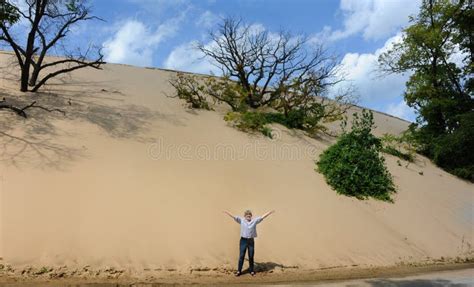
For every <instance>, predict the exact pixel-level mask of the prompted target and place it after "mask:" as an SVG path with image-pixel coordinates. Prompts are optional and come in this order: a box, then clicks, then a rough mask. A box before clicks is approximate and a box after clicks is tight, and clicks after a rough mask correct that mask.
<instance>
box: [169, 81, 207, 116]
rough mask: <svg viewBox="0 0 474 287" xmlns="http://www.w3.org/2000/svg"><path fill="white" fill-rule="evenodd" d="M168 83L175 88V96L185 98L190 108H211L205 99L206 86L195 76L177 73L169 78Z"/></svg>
mask: <svg viewBox="0 0 474 287" xmlns="http://www.w3.org/2000/svg"><path fill="white" fill-rule="evenodd" d="M170 84H171V85H172V86H173V87H174V88H175V90H176V97H178V98H179V99H182V100H185V101H186V103H188V104H189V107H190V108H193V109H204V110H211V106H210V104H209V103H208V101H207V100H206V95H205V90H206V86H204V85H202V84H199V82H198V80H197V79H196V76H194V75H185V74H184V73H177V74H176V77H174V78H173V79H171V80H170Z"/></svg>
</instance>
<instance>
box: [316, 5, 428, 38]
mask: <svg viewBox="0 0 474 287" xmlns="http://www.w3.org/2000/svg"><path fill="white" fill-rule="evenodd" d="M419 7H420V0H341V2H340V4H339V9H340V10H341V12H342V15H343V26H344V27H343V28H342V29H339V30H333V29H332V28H331V27H329V26H326V27H324V28H323V30H322V31H321V32H320V33H318V34H317V35H315V39H324V40H326V41H337V40H340V39H344V38H347V37H349V36H353V35H355V34H358V33H362V35H363V37H364V39H366V40H379V39H383V38H385V37H388V36H390V35H393V33H395V32H397V31H399V30H400V28H401V27H403V26H405V25H406V24H408V19H409V18H408V16H410V15H413V14H416V13H417V12H418V9H419ZM315 41H316V40H315Z"/></svg>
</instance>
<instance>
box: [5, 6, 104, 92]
mask: <svg viewBox="0 0 474 287" xmlns="http://www.w3.org/2000/svg"><path fill="white" fill-rule="evenodd" d="M24 1H25V3H26V7H27V9H26V11H23V10H21V9H19V8H17V7H15V6H14V5H12V4H11V3H9V2H8V1H7V0H2V2H0V11H1V9H2V8H1V7H6V5H9V7H15V13H17V14H18V15H19V17H20V19H22V20H25V21H27V23H29V31H28V33H27V37H26V41H25V43H26V44H25V45H24V46H22V45H21V43H22V41H20V40H18V39H15V37H14V35H12V33H11V25H9V23H7V22H6V21H1V22H0V30H1V32H2V34H0V40H1V41H4V42H6V43H7V44H8V45H9V46H10V47H11V48H12V49H13V51H14V53H15V56H16V58H17V61H18V64H19V66H20V69H21V80H20V82H21V83H20V90H21V91H23V92H26V91H28V86H31V91H32V92H36V91H37V90H38V89H39V88H40V87H41V86H43V85H44V84H45V83H46V82H47V81H48V80H50V79H51V78H53V77H56V76H58V75H60V74H64V73H69V72H72V71H74V70H77V69H81V68H86V67H92V68H95V69H100V68H101V65H102V64H103V63H104V62H103V55H102V54H101V51H100V49H96V48H93V47H88V48H87V49H86V51H81V49H77V50H76V51H75V52H72V50H68V49H66V48H65V47H64V45H61V47H62V49H63V51H62V55H61V56H63V57H62V58H61V59H55V60H50V61H45V57H46V56H47V55H49V54H50V53H51V52H52V49H53V48H55V47H56V48H57V46H60V44H61V41H62V40H64V39H65V38H66V37H67V36H68V34H69V32H70V31H71V28H72V27H73V26H74V25H77V24H79V23H80V22H83V21H88V20H93V19H98V18H97V17H95V16H91V15H90V13H91V8H90V7H89V6H87V3H86V0H24ZM91 56H94V57H93V58H94V59H93V60H88V59H89V58H90V57H91ZM31 68H32V71H31ZM45 71H47V72H46V73H45V75H44V76H42V77H41V74H42V72H45Z"/></svg>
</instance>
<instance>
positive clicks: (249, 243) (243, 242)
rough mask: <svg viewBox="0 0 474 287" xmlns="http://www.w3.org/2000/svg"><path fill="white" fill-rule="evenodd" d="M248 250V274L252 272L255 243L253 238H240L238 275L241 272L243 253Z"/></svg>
mask: <svg viewBox="0 0 474 287" xmlns="http://www.w3.org/2000/svg"><path fill="white" fill-rule="evenodd" d="M247 249H248V250H249V272H253V254H254V252H255V241H254V240H253V238H244V237H241V238H240V254H239V269H238V271H239V273H240V272H242V266H243V265H244V259H245V251H246V250H247Z"/></svg>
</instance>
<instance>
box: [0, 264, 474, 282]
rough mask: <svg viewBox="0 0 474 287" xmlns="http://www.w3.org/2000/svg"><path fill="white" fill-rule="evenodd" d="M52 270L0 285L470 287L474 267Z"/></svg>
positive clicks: (9, 277)
mask: <svg viewBox="0 0 474 287" xmlns="http://www.w3.org/2000/svg"><path fill="white" fill-rule="evenodd" d="M54 272H55V271H52V272H46V273H44V274H38V275H32V274H29V275H28V276H24V275H23V276H14V275H12V274H8V273H1V275H0V285H1V286H10V287H18V286H43V287H53V286H91V287H92V286H93V287H105V286H143V287H151V286H167V285H173V286H174V284H180V285H197V286H222V285H225V286H242V285H246V286H247V285H255V286H275V285H278V286H295V285H304V286H408V287H409V286H423V287H424V286H436V287H438V286H439V287H440V286H457V287H460V286H471V285H472V284H471V283H472V282H473V281H474V273H473V272H474V264H473V263H457V264H446V263H437V264H430V265H398V266H390V267H372V268H331V269H319V270H305V271H300V270H286V271H284V270H277V269H275V270H273V272H268V271H267V272H259V273H257V274H256V275H255V276H250V275H249V274H244V275H243V276H241V277H235V276H233V275H232V274H226V273H224V272H216V271H212V270H208V271H205V270H200V271H194V272H190V273H187V274H168V275H166V274H160V272H153V271H149V272H148V273H149V274H148V275H147V276H146V277H143V278H132V277H128V276H126V275H124V274H122V275H121V276H118V277H115V278H113V276H111V275H109V277H108V278H107V277H100V276H94V275H91V274H90V275H88V276H82V277H79V276H76V277H62V278H53V277H51V276H50V275H51V274H53V273H54Z"/></svg>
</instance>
